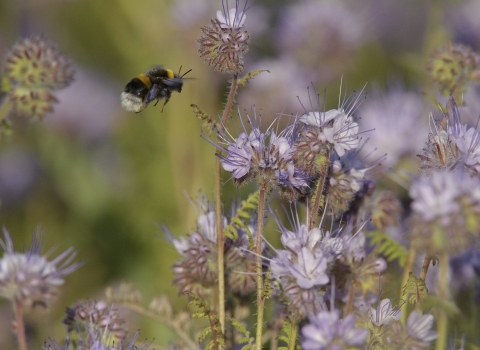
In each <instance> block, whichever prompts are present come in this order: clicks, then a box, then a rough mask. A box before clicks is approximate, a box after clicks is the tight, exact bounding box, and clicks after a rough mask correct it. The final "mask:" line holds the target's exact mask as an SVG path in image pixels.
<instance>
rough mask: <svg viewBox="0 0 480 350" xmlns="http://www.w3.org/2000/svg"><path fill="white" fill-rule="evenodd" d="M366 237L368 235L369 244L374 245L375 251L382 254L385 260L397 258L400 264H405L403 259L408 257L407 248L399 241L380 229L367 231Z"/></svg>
mask: <svg viewBox="0 0 480 350" xmlns="http://www.w3.org/2000/svg"><path fill="white" fill-rule="evenodd" d="M367 237H370V239H371V244H372V245H376V249H377V252H378V253H380V254H383V255H384V256H385V258H386V259H387V261H393V260H395V259H397V260H398V263H399V264H400V266H404V265H405V261H406V260H407V257H408V250H407V248H405V247H404V246H403V245H401V244H400V243H399V242H397V241H396V240H394V239H393V238H392V237H390V236H389V235H387V234H386V233H383V232H380V231H372V232H368V233H367Z"/></svg>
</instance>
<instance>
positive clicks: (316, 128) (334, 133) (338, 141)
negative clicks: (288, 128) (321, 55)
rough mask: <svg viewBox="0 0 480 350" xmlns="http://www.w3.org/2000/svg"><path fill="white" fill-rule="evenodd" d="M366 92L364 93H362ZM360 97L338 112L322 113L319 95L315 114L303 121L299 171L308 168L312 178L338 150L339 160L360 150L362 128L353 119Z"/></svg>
mask: <svg viewBox="0 0 480 350" xmlns="http://www.w3.org/2000/svg"><path fill="white" fill-rule="evenodd" d="M362 91H363V90H362ZM361 95H362V92H360V93H359V94H355V95H352V96H351V97H349V98H347V99H346V100H344V101H343V102H342V103H341V104H339V107H338V109H332V110H329V111H322V109H321V104H320V95H318V94H316V95H315V96H316V106H313V104H312V103H311V105H312V109H316V110H315V111H313V112H307V110H306V109H305V107H304V109H305V114H304V115H302V116H301V117H300V118H299V121H300V122H301V123H302V124H303V125H304V127H303V128H302V129H301V130H300V135H299V137H298V139H297V140H296V142H295V147H296V148H297V149H298V152H296V154H295V162H296V163H297V165H298V166H299V167H302V168H305V169H307V170H308V171H309V173H311V174H315V175H317V174H319V173H320V172H321V169H320V166H319V164H323V163H324V162H325V161H322V157H326V156H328V159H326V161H328V160H329V158H330V157H329V155H330V153H331V150H335V152H336V153H337V155H338V156H340V157H341V156H343V155H344V154H345V152H346V151H348V150H354V149H356V148H357V146H358V144H359V142H360V138H359V136H358V134H359V132H358V130H359V126H358V123H357V121H356V119H355V118H354V117H353V116H352V114H353V112H354V111H355V109H356V108H357V105H358V103H359V100H360V96H361Z"/></svg>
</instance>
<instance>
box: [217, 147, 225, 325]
mask: <svg viewBox="0 0 480 350" xmlns="http://www.w3.org/2000/svg"><path fill="white" fill-rule="evenodd" d="M217 141H218V140H217ZM215 158H216V159H215V196H216V198H215V222H216V226H217V256H218V261H217V263H218V318H219V320H220V326H221V327H222V333H223V334H225V269H224V266H225V263H224V246H225V237H224V235H223V227H222V179H221V170H222V167H221V164H220V158H219V157H215Z"/></svg>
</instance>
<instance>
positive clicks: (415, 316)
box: [373, 310, 437, 350]
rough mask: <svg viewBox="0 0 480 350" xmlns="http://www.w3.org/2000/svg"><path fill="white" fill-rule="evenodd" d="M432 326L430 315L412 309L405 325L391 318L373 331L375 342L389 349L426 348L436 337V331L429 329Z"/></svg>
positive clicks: (412, 349) (415, 349)
mask: <svg viewBox="0 0 480 350" xmlns="http://www.w3.org/2000/svg"><path fill="white" fill-rule="evenodd" d="M432 326H433V316H432V315H429V314H425V315H420V314H419V313H418V312H417V311H416V310H414V311H412V313H411V314H410V315H409V316H408V319H407V325H406V327H405V326H404V325H403V324H402V323H401V322H400V321H398V320H391V321H390V322H389V323H388V324H386V325H385V326H383V327H379V328H377V329H374V330H373V331H374V334H376V337H375V340H376V343H377V344H379V345H380V344H383V345H384V346H386V347H388V348H390V349H406V350H426V349H430V345H431V342H432V341H433V340H435V339H436V338H437V332H435V331H432V330H431V328H432Z"/></svg>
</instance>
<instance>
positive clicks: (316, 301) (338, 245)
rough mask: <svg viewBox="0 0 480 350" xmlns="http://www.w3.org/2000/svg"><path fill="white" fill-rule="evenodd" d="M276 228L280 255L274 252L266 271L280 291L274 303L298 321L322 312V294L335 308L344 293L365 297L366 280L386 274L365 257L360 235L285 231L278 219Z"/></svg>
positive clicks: (303, 227)
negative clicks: (335, 299)
mask: <svg viewBox="0 0 480 350" xmlns="http://www.w3.org/2000/svg"><path fill="white" fill-rule="evenodd" d="M277 223H278V225H279V227H280V230H281V232H282V235H281V242H282V244H283V246H284V248H285V249H277V250H275V256H274V257H273V258H272V259H270V269H271V272H272V277H273V278H274V279H275V280H276V281H277V282H278V283H279V286H280V287H281V288H279V290H278V293H277V294H278V297H279V299H280V300H281V301H282V302H283V303H285V304H286V305H287V308H288V310H289V311H290V312H291V313H294V314H296V315H299V316H300V317H304V316H311V315H315V314H317V313H319V312H321V311H325V310H326V302H327V301H329V300H327V299H328V293H330V294H331V293H334V290H336V293H337V297H338V298H339V300H338V301H339V302H342V301H340V300H341V299H342V297H343V296H344V295H345V294H344V292H345V291H346V290H348V289H349V288H356V289H357V292H358V294H357V295H358V296H360V295H367V294H368V293H369V292H371V291H372V289H375V287H374V285H375V284H372V283H371V280H372V277H373V278H378V274H379V273H381V272H383V271H384V270H385V269H386V262H385V261H384V260H383V259H382V258H372V257H370V256H368V257H367V254H366V252H365V238H364V236H363V234H362V233H361V232H353V231H352V230H351V228H347V229H346V230H345V231H344V230H343V229H342V228H339V229H337V230H334V231H332V232H330V231H325V230H322V229H320V228H317V227H315V228H313V229H311V230H309V229H308V228H307V226H306V225H304V224H300V225H296V227H295V229H294V230H293V231H290V230H288V229H287V228H286V227H285V226H284V225H283V224H282V223H281V222H280V221H279V220H278V219H277ZM354 286H356V287H354Z"/></svg>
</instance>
